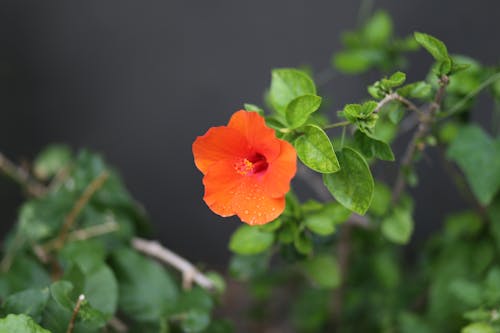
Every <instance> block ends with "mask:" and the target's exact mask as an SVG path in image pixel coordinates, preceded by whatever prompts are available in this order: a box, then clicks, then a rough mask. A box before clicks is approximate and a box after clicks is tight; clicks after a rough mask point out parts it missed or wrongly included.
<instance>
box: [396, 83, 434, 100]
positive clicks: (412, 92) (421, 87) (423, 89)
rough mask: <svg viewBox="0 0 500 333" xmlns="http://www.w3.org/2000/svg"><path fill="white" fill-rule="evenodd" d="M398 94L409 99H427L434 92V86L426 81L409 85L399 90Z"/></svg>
mask: <svg viewBox="0 0 500 333" xmlns="http://www.w3.org/2000/svg"><path fill="white" fill-rule="evenodd" d="M396 91H397V93H398V94H399V95H401V96H403V97H407V98H418V99H427V98H429V97H430V95H431V92H432V86H431V85H430V84H428V83H427V82H424V81H418V82H413V83H410V84H407V85H405V86H403V87H401V88H399V89H398V90H396Z"/></svg>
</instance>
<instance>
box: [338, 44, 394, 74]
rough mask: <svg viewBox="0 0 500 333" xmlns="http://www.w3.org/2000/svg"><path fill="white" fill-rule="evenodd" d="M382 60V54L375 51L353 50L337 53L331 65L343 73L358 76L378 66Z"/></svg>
mask: <svg viewBox="0 0 500 333" xmlns="http://www.w3.org/2000/svg"><path fill="white" fill-rule="evenodd" d="M383 58H384V54H383V53H382V52H381V51H380V50H377V49H353V50H345V51H340V52H337V53H336V54H335V56H334V57H333V59H332V63H333V65H334V67H335V68H337V69H338V70H339V71H341V72H343V73H346V74H359V73H363V72H365V71H367V70H369V69H370V68H372V67H374V66H375V65H377V64H379V63H380V62H381V61H382V60H383Z"/></svg>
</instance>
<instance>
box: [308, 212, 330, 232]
mask: <svg viewBox="0 0 500 333" xmlns="http://www.w3.org/2000/svg"><path fill="white" fill-rule="evenodd" d="M304 224H305V226H306V227H307V228H308V229H309V230H311V231H312V232H314V233H315V234H318V235H321V236H328V235H331V234H333V233H334V232H335V223H334V221H333V220H332V219H331V218H329V217H328V216H327V215H325V214H313V215H309V216H307V217H306V218H305V220H304Z"/></svg>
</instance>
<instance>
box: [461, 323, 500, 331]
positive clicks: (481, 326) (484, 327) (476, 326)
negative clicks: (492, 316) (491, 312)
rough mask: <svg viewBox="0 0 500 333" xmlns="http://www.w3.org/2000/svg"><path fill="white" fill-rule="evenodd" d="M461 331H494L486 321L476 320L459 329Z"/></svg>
mask: <svg viewBox="0 0 500 333" xmlns="http://www.w3.org/2000/svg"><path fill="white" fill-rule="evenodd" d="M460 332H461V333H495V329H494V328H493V327H492V326H491V325H490V324H488V323H483V322H477V323H472V324H469V325H467V326H465V327H464V328H462V330H461V331H460Z"/></svg>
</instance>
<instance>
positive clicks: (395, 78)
mask: <svg viewBox="0 0 500 333" xmlns="http://www.w3.org/2000/svg"><path fill="white" fill-rule="evenodd" d="M405 81H406V74H405V73H403V72H396V73H394V74H392V75H391V76H390V77H389V78H384V79H382V81H381V84H382V85H383V86H384V87H385V88H386V89H392V88H395V87H398V86H400V85H402V84H403V83H405Z"/></svg>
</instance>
